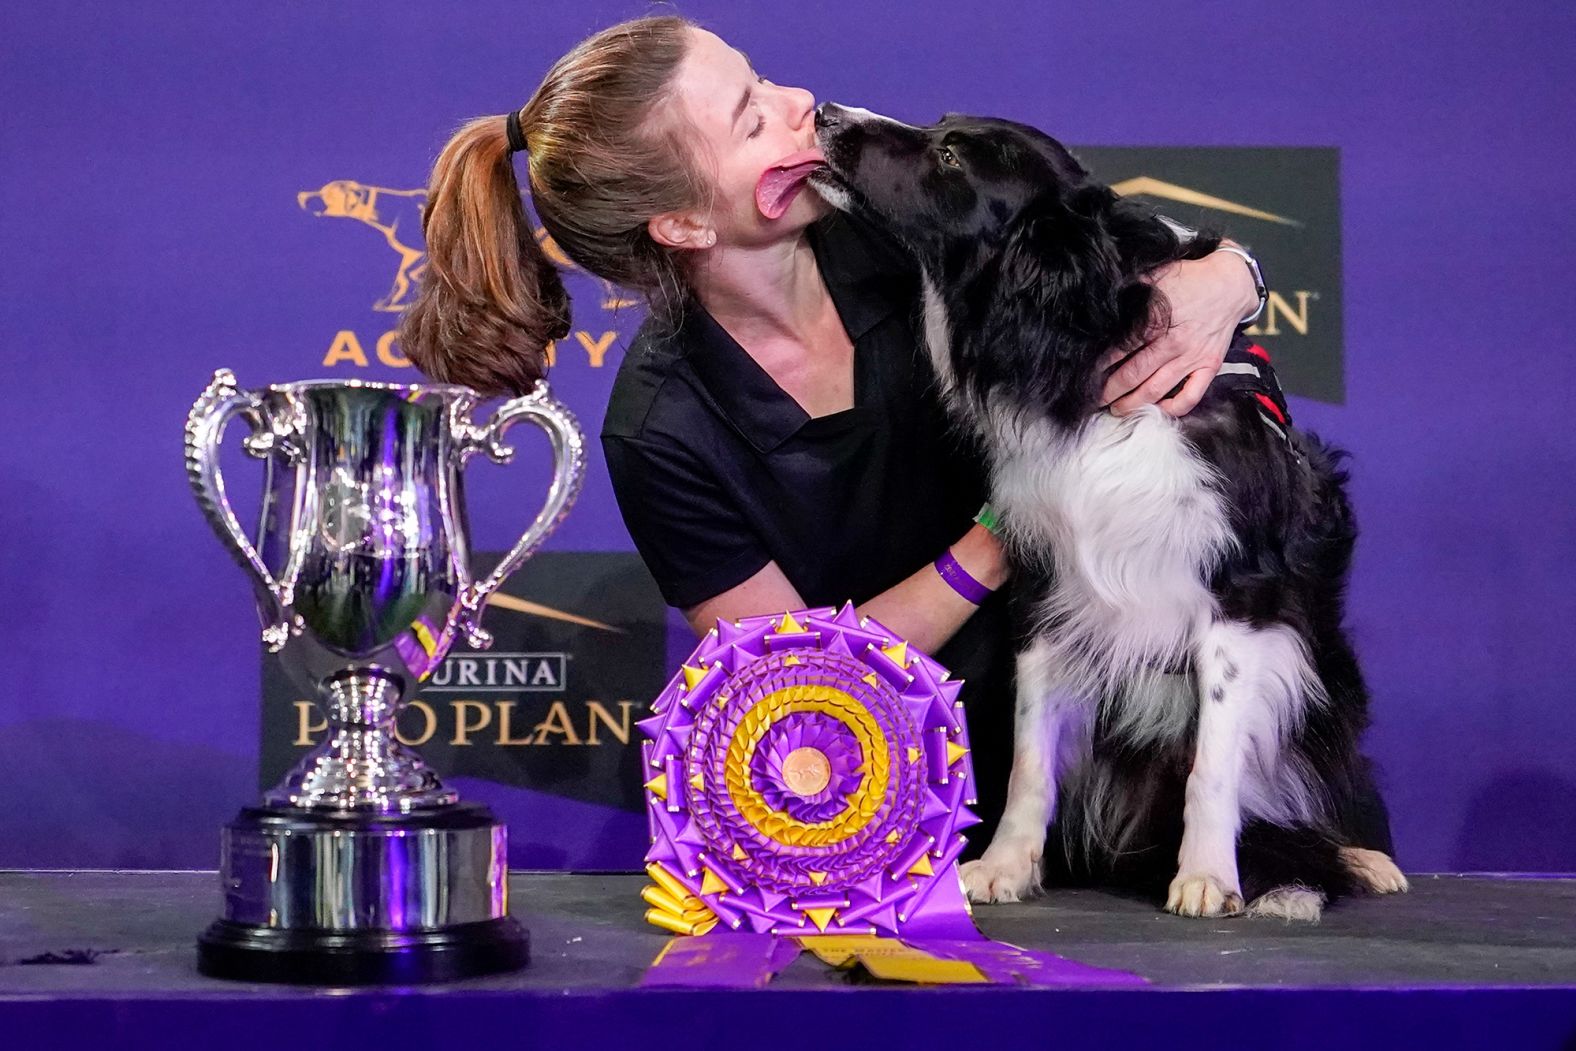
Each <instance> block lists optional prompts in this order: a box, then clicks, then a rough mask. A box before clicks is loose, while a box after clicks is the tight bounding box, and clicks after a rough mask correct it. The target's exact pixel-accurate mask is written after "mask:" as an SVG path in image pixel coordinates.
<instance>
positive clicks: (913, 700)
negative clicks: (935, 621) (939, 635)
mask: <svg viewBox="0 0 1576 1051" xmlns="http://www.w3.org/2000/svg"><path fill="white" fill-rule="evenodd" d="M961 688H962V683H961V682H960V681H957V680H949V679H948V677H947V672H946V669H944V668H942V667H941V665H940V664H938V663H936V661H934V660H933V659H931V658H930V657H928V656H926V655H925V654H922V653H920V652H918V651H917V650H914V649H911V648H910V647H909V646H908V645H907V644H906V643H905V642H903V641H902V640H900V639H898V638H896V637H895V636H894V635H893V633H892V632H890V631H888V630H886V628H884V627H883V626H882V625H881V624H880V623H878V622H876V621H875V620H872V619H870V618H868V617H860V616H859V615H858V614H856V613H855V612H854V609H853V607H852V606H851V605H845V606H844V607H843V608H842V609H841V610H833V609H832V608H830V607H827V608H824V609H812V610H803V611H800V612H798V613H784V614H781V615H779V616H763V617H750V618H746V619H744V620H741V621H738V622H729V621H718V623H717V626H716V627H715V628H713V629H712V630H711V631H710V632H709V633H708V634H707V635H706V637H705V638H704V639H703V640H702V641H701V644H700V646H699V647H698V648H697V649H696V650H695V652H694V654H692V655H691V657H690V658H689V660H687V661H685V662H684V665H683V667H682V668H681V669H680V671H679V674H677V675H676V676H674V678H673V680H672V682H670V683H669V684H668V686H667V688H666V689H664V690H663V691H662V693H661V695H660V696H658V697H657V699H656V701H655V702H654V703H653V705H652V715H651V717H650V718H649V719H646V720H644V721H643V722H642V723H641V724H640V726H641V729H642V730H644V731H645V733H646V734H647V736H648V737H650V740H649V741H648V742H646V743H645V745H644V750H643V756H644V763H645V770H646V773H647V780H646V789H647V807H648V813H649V815H650V819H651V850H650V852H649V853H648V854H647V856H646V861H647V866H648V868H647V870H648V872H650V873H651V875H652V877H653V879H654V880H655V882H656V883H657V887H656V890H657V891H658V893H656V894H652V893H650V892H649V891H648V894H647V901H648V903H650V904H651V905H652V910H651V912H649V913H648V914H647V917H648V919H650V920H651V922H653V923H655V924H657V925H658V926H661V927H663V928H665V929H667V930H671V931H674V932H675V933H685V934H699V933H704V932H705V931H706V930H710V929H711V928H712V927H714V926H717V925H722V926H725V927H728V928H731V929H734V930H745V931H753V932H756V933H761V934H776V935H802V934H828V933H860V934H875V933H895V932H896V931H897V930H898V929H899V928H900V926H901V925H903V924H905V923H906V922H907V921H908V919H909V917H910V916H911V915H912V914H914V913H916V912H917V911H918V910H920V909H922V908H923V906H924V903H925V901H926V900H927V899H928V898H929V896H930V894H931V893H932V892H933V891H934V889H935V887H936V886H937V884H938V881H939V882H944V881H947V880H950V881H952V882H953V883H956V881H957V874H956V872H955V871H954V869H953V864H954V862H955V861H956V860H957V857H958V854H959V852H961V851H962V850H963V847H964V843H965V840H964V837H963V829H965V828H967V827H969V826H970V825H973V824H977V823H978V819H977V818H975V817H974V815H973V814H972V813H971V812H970V811H969V809H968V805H969V804H971V803H973V802H974V800H973V795H972V781H971V777H970V771H969V764H968V762H967V756H968V750H969V746H968V731H967V728H966V727H965V725H964V721H963V710H962V706H961V704H960V702H959V701H958V691H959V690H960V689H961Z"/></svg>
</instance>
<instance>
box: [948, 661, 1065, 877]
mask: <svg viewBox="0 0 1576 1051" xmlns="http://www.w3.org/2000/svg"><path fill="white" fill-rule="evenodd" d="M1017 670H1018V698H1017V707H1016V710H1015V713H1014V717H1013V727H1012V734H1013V737H1012V752H1013V755H1012V774H1011V776H1010V777H1009V778H1008V781H1007V806H1006V808H1005V809H1004V810H1003V811H1002V816H1001V824H999V825H998V826H997V827H996V835H995V836H994V837H992V839H991V842H990V846H989V847H986V848H985V853H984V855H983V856H982V857H980V858H979V859H978V860H977V861H970V862H967V863H965V864H964V866H963V868H962V869H961V875H962V877H963V888H964V890H965V891H966V892H967V893H968V896H969V900H971V901H980V902H990V901H1018V900H1019V899H1020V898H1023V897H1025V896H1027V895H1029V894H1032V893H1033V892H1035V891H1036V890H1038V889H1039V886H1040V856H1041V854H1042V852H1043V851H1044V849H1045V830H1046V827H1047V826H1048V825H1049V824H1050V823H1051V818H1052V816H1053V815H1054V814H1055V810H1056V780H1057V777H1058V775H1059V774H1060V772H1061V769H1060V768H1061V767H1062V766H1063V765H1064V762H1063V756H1064V755H1065V753H1066V752H1067V751H1068V750H1069V748H1072V747H1075V746H1076V744H1077V742H1076V741H1073V740H1072V739H1071V738H1072V737H1074V736H1075V735H1076V731H1077V726H1078V724H1079V722H1080V720H1079V715H1080V709H1079V707H1078V705H1077V703H1076V701H1075V699H1074V698H1073V697H1072V696H1070V695H1069V694H1068V693H1067V691H1066V690H1065V684H1064V682H1063V680H1062V676H1060V675H1059V674H1057V671H1056V662H1055V660H1054V657H1053V655H1052V652H1051V646H1050V644H1049V643H1047V642H1045V641H1043V640H1042V641H1037V642H1035V643H1034V644H1032V645H1031V646H1030V647H1029V648H1028V649H1026V650H1024V651H1023V652H1022V653H1020V654H1018V658H1017Z"/></svg>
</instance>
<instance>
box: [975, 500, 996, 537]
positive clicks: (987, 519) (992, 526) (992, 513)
mask: <svg viewBox="0 0 1576 1051" xmlns="http://www.w3.org/2000/svg"><path fill="white" fill-rule="evenodd" d="M974 521H976V522H978V523H979V524H980V525H982V526H984V527H985V528H986V529H988V530H989V531H990V532H991V533H992V534H993V535H998V534H1000V533H1001V515H1000V513H998V512H997V510H996V509H995V508H994V507H992V506H991V505H990V504H988V503H987V504H984V505H982V506H981V507H980V513H979V514H977V515H975V516H974Z"/></svg>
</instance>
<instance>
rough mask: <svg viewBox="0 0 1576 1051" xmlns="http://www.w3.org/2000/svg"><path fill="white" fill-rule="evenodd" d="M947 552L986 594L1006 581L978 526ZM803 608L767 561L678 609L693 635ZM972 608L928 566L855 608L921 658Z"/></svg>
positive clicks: (995, 547)
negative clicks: (718, 591)
mask: <svg viewBox="0 0 1576 1051" xmlns="http://www.w3.org/2000/svg"><path fill="white" fill-rule="evenodd" d="M951 551H952V557H954V558H956V559H957V560H958V562H959V564H960V565H962V566H963V568H964V569H965V570H966V571H967V572H968V574H969V576H971V577H973V578H974V579H975V580H977V581H979V582H980V583H981V584H984V585H985V586H986V587H988V588H990V589H991V590H993V591H994V590H995V589H996V588H998V587H1000V586H1001V585H1002V584H1003V583H1005V582H1006V580H1007V574H1008V567H1007V556H1006V553H1005V552H1004V551H1003V550H1002V547H1001V543H1000V542H999V541H998V540H997V539H996V538H995V537H994V536H992V535H991V533H990V531H989V530H987V529H986V528H985V527H984V526H979V525H976V526H974V527H973V528H972V529H970V530H969V531H968V532H967V533H965V534H963V537H962V538H961V539H960V540H958V542H957V543H955V544H953V545H952V547H951ZM803 607H804V600H803V599H802V598H800V597H799V592H798V591H796V590H795V589H794V586H793V585H792V584H790V583H789V582H788V578H787V577H786V576H784V575H783V571H782V570H781V569H779V568H778V566H777V563H776V562H768V563H767V564H766V565H765V566H764V567H762V569H761V570H760V571H759V572H758V573H756V574H755V575H754V576H752V577H750V578H749V579H748V580H746V581H745V582H744V583H742V584H739V585H736V586H735V587H732V588H729V589H728V590H727V591H724V592H723V593H722V594H720V595H717V596H714V597H713V598H709V599H707V600H706V601H705V602H702V603H700V604H699V605H697V606H691V607H690V608H689V609H686V610H684V618H685V619H686V620H688V621H689V625H690V627H691V628H692V629H694V631H695V634H696V635H697V636H699V635H704V634H705V633H706V632H707V631H710V630H711V626H712V625H713V624H714V623H715V622H716V620H717V618H719V617H721V618H722V619H724V620H738V619H739V618H741V617H749V616H755V615H758V614H762V613H780V612H785V611H787V610H794V609H802V608H803ZM978 608H979V607H978V606H976V605H974V603H972V602H970V601H969V600H968V599H966V598H964V597H963V596H962V595H960V594H958V593H957V592H956V591H954V590H953V589H952V585H950V584H948V583H947V582H946V581H945V580H942V579H941V574H939V573H937V572H936V568H935V566H933V565H927V566H925V567H924V568H923V569H921V570H919V571H918V572H916V573H914V574H913V575H912V576H910V577H908V578H907V579H905V580H902V581H900V582H898V583H897V584H894V585H893V586H892V587H890V588H888V589H887V590H885V591H883V592H881V594H879V595H876V596H875V597H874V598H872V599H870V600H869V601H868V602H866V603H864V604H863V605H861V606H859V607H858V609H859V612H860V613H861V614H862V615H866V616H871V617H874V618H876V619H877V620H879V621H880V622H881V623H882V624H885V625H886V626H887V627H889V628H891V629H892V630H893V631H895V632H897V634H898V635H900V636H902V637H903V638H905V639H907V640H908V641H909V642H911V643H913V644H914V645H915V646H917V647H919V648H920V649H921V650H924V651H925V652H926V653H934V652H936V650H938V649H940V648H941V646H942V644H943V643H945V642H946V641H947V640H948V639H950V638H952V636H953V634H954V633H955V632H956V631H957V630H958V629H959V628H961V627H962V626H963V622H964V621H966V620H968V619H969V616H970V615H971V614H973V612H974V611H975V610H976V609H978Z"/></svg>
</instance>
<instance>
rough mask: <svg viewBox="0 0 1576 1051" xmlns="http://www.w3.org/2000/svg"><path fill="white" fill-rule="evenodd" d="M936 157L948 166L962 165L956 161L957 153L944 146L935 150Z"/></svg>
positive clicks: (959, 166)
mask: <svg viewBox="0 0 1576 1051" xmlns="http://www.w3.org/2000/svg"><path fill="white" fill-rule="evenodd" d="M936 158H937V159H938V160H940V161H941V163H942V164H945V165H946V166H947V167H949V168H961V167H963V165H961V164H959V163H958V155H957V154H956V153H953V152H952V151H951V150H950V149H948V148H947V147H945V146H943V147H941V148H940V149H938V150H937V151H936Z"/></svg>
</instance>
